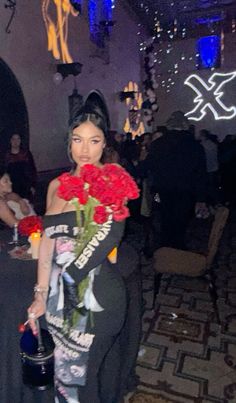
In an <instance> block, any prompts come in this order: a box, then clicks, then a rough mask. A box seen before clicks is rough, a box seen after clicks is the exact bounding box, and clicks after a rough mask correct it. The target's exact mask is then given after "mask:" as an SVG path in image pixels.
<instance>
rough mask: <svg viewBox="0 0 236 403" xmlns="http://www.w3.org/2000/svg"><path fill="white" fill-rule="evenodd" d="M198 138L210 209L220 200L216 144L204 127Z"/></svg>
mask: <svg viewBox="0 0 236 403" xmlns="http://www.w3.org/2000/svg"><path fill="white" fill-rule="evenodd" d="M198 139H199V141H200V143H201V145H202V146H203V148H204V152H205V156H206V170H207V203H208V205H209V206H210V208H211V209H214V207H216V206H217V204H218V203H219V201H220V200H219V162H218V144H217V143H216V142H214V141H212V140H211V138H210V133H209V131H208V130H205V129H202V130H200V133H199V136H198ZM212 211H213V210H212Z"/></svg>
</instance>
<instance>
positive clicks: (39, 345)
mask: <svg viewBox="0 0 236 403" xmlns="http://www.w3.org/2000/svg"><path fill="white" fill-rule="evenodd" d="M35 324H36V326H37V338H38V349H37V350H38V353H44V352H45V347H44V345H43V340H42V334H41V328H40V324H39V320H38V319H35Z"/></svg>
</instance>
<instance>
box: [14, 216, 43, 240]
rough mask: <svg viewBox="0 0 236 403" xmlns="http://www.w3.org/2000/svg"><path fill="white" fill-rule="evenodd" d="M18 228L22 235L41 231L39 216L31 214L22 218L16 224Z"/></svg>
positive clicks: (41, 224) (41, 225)
mask: <svg viewBox="0 0 236 403" xmlns="http://www.w3.org/2000/svg"><path fill="white" fill-rule="evenodd" d="M18 230H19V233H20V234H21V235H23V236H30V235H31V234H33V233H41V232H42V231H43V223H42V219H41V217H39V216H36V215H32V216H29V217H24V218H22V219H21V220H20V222H19V224H18Z"/></svg>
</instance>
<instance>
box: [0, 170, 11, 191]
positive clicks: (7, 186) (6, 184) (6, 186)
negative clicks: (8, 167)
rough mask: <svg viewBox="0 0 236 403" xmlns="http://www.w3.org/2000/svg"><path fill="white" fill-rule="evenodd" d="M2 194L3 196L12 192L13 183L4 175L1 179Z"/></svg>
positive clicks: (0, 188)
mask: <svg viewBox="0 0 236 403" xmlns="http://www.w3.org/2000/svg"><path fill="white" fill-rule="evenodd" d="M0 192H1V194H2V195H5V194H8V193H11V192H12V183H11V179H10V176H9V175H8V174H4V175H3V176H2V177H1V179H0Z"/></svg>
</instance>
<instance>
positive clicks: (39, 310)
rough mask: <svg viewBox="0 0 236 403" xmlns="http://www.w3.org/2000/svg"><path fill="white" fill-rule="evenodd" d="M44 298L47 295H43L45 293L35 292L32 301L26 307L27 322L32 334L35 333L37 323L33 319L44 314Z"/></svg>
mask: <svg viewBox="0 0 236 403" xmlns="http://www.w3.org/2000/svg"><path fill="white" fill-rule="evenodd" d="M46 299H47V296H46V295H45V293H42V292H36V293H35V297H34V301H33V303H32V304H31V305H30V307H29V308H28V318H29V322H28V323H29V326H30V328H31V330H32V332H33V334H34V335H37V325H36V322H35V319H38V318H39V317H40V316H42V315H44V314H45V312H46Z"/></svg>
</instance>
